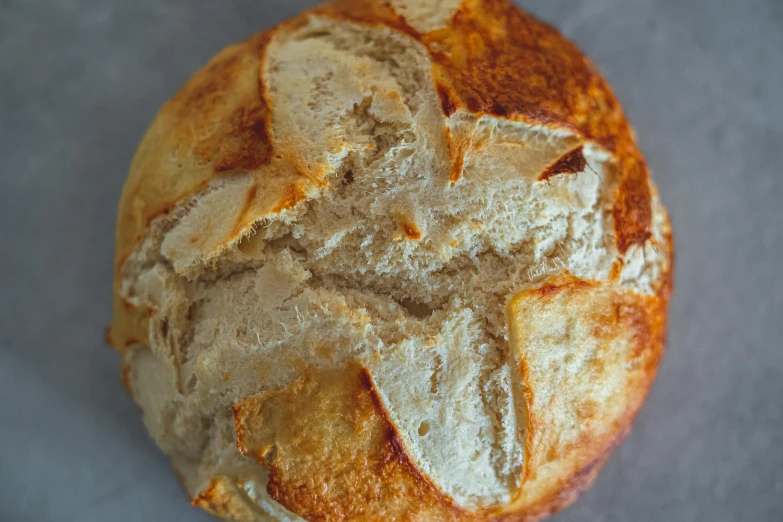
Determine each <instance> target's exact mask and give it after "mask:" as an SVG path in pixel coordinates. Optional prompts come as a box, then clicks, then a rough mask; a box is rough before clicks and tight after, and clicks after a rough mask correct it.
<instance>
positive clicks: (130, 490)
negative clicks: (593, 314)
mask: <svg viewBox="0 0 783 522" xmlns="http://www.w3.org/2000/svg"><path fill="white" fill-rule="evenodd" d="M523 4H525V5H526V7H528V8H529V9H530V10H532V11H533V12H535V13H537V14H538V15H540V16H541V17H542V18H544V19H545V20H548V21H550V22H552V23H553V24H555V25H556V26H558V27H559V28H561V29H562V30H563V31H564V32H565V33H566V34H567V35H568V36H569V37H571V38H572V39H574V40H575V41H576V42H578V43H579V44H580V45H581V46H582V48H583V49H584V50H585V51H587V53H588V54H589V55H590V56H591V57H592V58H593V59H594V61H595V62H597V64H598V65H599V67H600V68H601V69H602V70H603V71H604V73H605V74H606V76H607V77H608V78H609V80H610V81H611V82H612V83H613V85H614V87H615V89H616V91H617V94H618V96H619V97H620V99H621V100H622V101H623V103H624V104H625V107H626V109H627V112H628V113H629V116H630V119H631V121H632V123H633V124H634V126H635V127H636V129H637V131H638V134H639V139H640V141H641V145H642V148H643V149H644V151H645V153H646V155H647V157H648V159H649V162H650V165H651V166H652V169H653V171H654V173H655V177H656V180H657V182H658V183H659V185H660V189H661V193H662V196H663V200H664V202H665V203H666V205H667V206H668V208H669V210H670V211H671V214H672V218H673V222H674V229H675V233H676V239H677V271H676V278H675V280H676V282H675V288H676V293H675V297H674V300H673V302H672V306H671V323H670V324H671V326H670V333H669V347H668V353H667V356H666V359H665V361H664V362H663V365H662V367H661V371H660V375H659V378H658V380H657V382H656V384H655V387H654V390H653V392H652V394H651V395H650V398H649V401H648V403H647V404H646V406H645V408H644V410H643V412H642V414H641V416H640V418H639V420H638V422H637V424H636V427H635V429H634V431H633V433H632V435H631V436H630V438H629V439H628V440H627V441H626V442H625V443H624V444H623V445H622V446H621V448H620V449H619V450H618V451H617V452H616V454H615V455H614V457H613V458H612V459H611V460H610V462H609V463H608V465H607V466H606V467H605V468H604V471H603V472H602V474H601V476H600V478H599V479H598V481H597V482H596V484H595V487H594V488H593V489H592V490H591V491H590V492H589V493H587V494H586V495H584V497H583V498H582V500H581V501H580V502H579V503H578V504H577V505H575V506H574V507H572V508H570V509H568V510H566V511H565V512H563V513H562V514H560V515H558V516H557V517H555V519H554V520H557V521H560V522H565V521H623V522H626V521H647V520H649V521H654V520H660V521H691V520H692V521H715V522H720V521H737V520H747V521H780V520H783V283H782V282H781V276H780V273H781V270H780V268H781V267H782V266H781V265H782V264H783V262H782V261H781V260H783V244H782V243H783V235H782V233H781V230H783V211H782V210H781V207H783V1H782V0H742V1H738V0H576V1H575V0H523ZM308 5H311V2H310V1H308V0H285V1H284V0H232V1H220V2H218V1H214V0H212V1H209V0H197V1H196V0H191V1H174V0H135V1H126V0H79V1H77V0H49V1H44V0H0V520H2V521H4V522H5V521H9V522H17V521H36V522H37V521H49V520H52V521H77V520H78V521H92V520H95V521H117V522H123V521H158V520H160V521H164V520H165V521H180V520H182V521H184V520H190V521H206V520H208V519H209V518H208V517H207V516H206V515H204V514H202V513H200V512H199V511H197V510H195V509H193V508H191V507H190V506H189V505H188V503H187V501H186V500H185V498H184V496H183V494H182V492H181V490H180V486H179V484H178V483H177V480H176V479H175V477H174V474H173V472H172V471H171V470H170V469H169V465H168V462H167V460H166V459H165V458H164V457H163V456H162V455H161V454H160V453H159V452H158V450H157V449H156V447H155V445H154V444H153V443H152V441H151V440H150V439H149V438H148V436H147V435H146V432H145V430H144V427H143V425H142V422H141V420H140V418H139V416H138V415H137V412H136V409H135V407H134V406H133V404H132V403H131V401H130V400H129V399H128V398H127V397H126V395H125V394H124V392H123V390H122V388H121V387H120V384H119V382H118V378H117V377H118V372H119V359H118V357H117V355H116V354H115V353H114V352H113V351H112V350H110V349H109V348H107V347H105V346H104V343H103V331H104V328H105V327H106V325H107V324H108V322H109V317H110V293H111V266H112V246H113V233H114V218H115V205H116V202H117V199H118V197H119V193H120V189H121V186H122V183H123V179H124V177H125V173H126V170H127V167H128V164H129V162H130V160H131V156H132V154H133V152H134V149H135V147H136V145H137V143H138V141H139V139H140V137H141V135H142V132H143V131H144V129H145V127H146V125H147V124H148V123H149V122H150V121H151V119H152V117H153V115H154V114H155V111H156V110H157V109H158V107H159V106H160V105H161V104H162V103H163V102H164V101H165V100H166V99H167V98H168V97H170V96H171V95H172V94H173V93H174V92H175V90H176V88H177V87H178V86H179V85H181V84H182V83H183V82H184V81H185V79H186V78H187V77H188V76H189V75H190V74H191V73H192V72H194V71H195V70H196V69H197V68H199V67H200V66H201V65H202V64H204V63H205V61H206V60H207V59H208V58H209V57H210V56H211V55H212V54H214V53H215V52H217V51H218V50H219V49H220V48H221V47H223V46H224V45H226V44H228V43H231V42H233V41H236V40H239V39H241V38H244V37H246V36H248V35H250V34H252V33H253V32H255V31H257V30H260V29H263V28H266V27H268V26H270V25H272V24H274V23H276V22H278V21H281V20H283V19H285V18H288V17H290V16H292V15H294V14H296V13H297V12H298V11H299V10H300V9H302V8H304V7H306V6H308Z"/></svg>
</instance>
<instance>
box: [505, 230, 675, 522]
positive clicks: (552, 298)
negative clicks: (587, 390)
mask: <svg viewBox="0 0 783 522" xmlns="http://www.w3.org/2000/svg"><path fill="white" fill-rule="evenodd" d="M667 241H668V242H669V246H671V237H670V236H668V237H667ZM669 274H670V272H669V273H667V274H666V275H665V276H664V278H663V281H664V282H663V283H662V284H661V286H660V288H659V289H658V291H657V293H656V294H654V295H639V294H636V293H633V292H630V291H626V290H622V289H620V288H616V289H612V288H611V286H606V285H607V283H599V282H595V281H584V280H580V279H578V278H575V277H573V276H571V275H569V274H565V275H561V276H556V277H554V278H551V279H550V280H548V281H547V282H546V283H544V284H543V285H541V286H539V287H537V288H534V289H532V290H530V291H528V292H526V293H525V294H522V295H520V296H517V297H516V298H515V300H514V302H513V303H512V305H511V319H510V321H511V325H512V339H513V342H514V344H515V345H517V346H518V349H520V347H519V345H525V344H528V343H530V342H531V341H532V340H533V339H535V337H531V335H532V336H535V335H536V334H535V333H531V330H533V331H534V330H536V329H537V328H539V327H538V326H535V325H534V323H530V321H536V320H537V319H536V317H535V316H536V315H539V314H542V313H546V312H547V310H548V309H549V308H550V307H552V308H551V309H552V310H553V311H554V312H555V313H559V312H558V311H559V308H558V307H562V306H565V307H567V308H568V310H567V311H565V314H566V315H568V314H572V316H573V317H574V318H575V320H576V321H577V322H579V323H581V324H586V325H591V326H590V328H591V330H590V332H589V333H588V334H587V335H589V337H590V338H593V339H595V340H596V341H597V343H596V346H597V349H598V351H597V352H596V353H594V354H592V355H591V356H590V358H589V359H587V360H589V361H591V362H590V364H589V365H588V366H587V367H585V368H583V369H582V370H581V371H580V378H584V379H593V380H596V381H603V380H606V381H609V380H610V379H613V378H616V377H617V376H622V377H621V379H622V384H620V383H618V384H616V385H614V386H613V391H612V394H613V395H614V396H613V398H612V399H611V401H612V402H615V404H614V406H612V405H611V404H610V403H607V404H605V405H603V406H600V405H598V404H596V403H595V402H594V401H593V400H592V398H591V397H589V396H587V397H570V395H569V394H573V393H578V392H574V391H573V389H575V388H576V387H577V386H578V383H577V382H576V381H574V382H571V381H569V380H565V381H562V382H559V383H558V384H557V386H558V387H560V388H562V389H563V391H562V392H560V391H556V392H552V390H548V389H546V388H547V386H546V385H545V384H544V383H542V382H537V378H536V375H535V374H534V371H533V370H531V367H530V365H531V364H533V363H532V362H531V361H530V360H528V359H527V358H525V353H524V352H521V353H520V371H521V374H522V378H523V381H524V382H526V383H527V385H526V387H525V391H524V397H525V403H526V412H527V419H526V426H527V433H526V444H525V472H524V476H525V480H524V482H523V485H522V488H521V490H520V495H519V496H518V497H517V498H516V499H515V501H514V502H512V503H511V504H510V505H509V506H507V507H506V509H505V510H504V511H506V512H507V513H514V512H517V513H518V514H519V515H520V516H522V519H523V520H524V519H525V518H524V516H532V517H541V516H545V515H547V514H550V513H552V512H554V511H557V510H559V509H562V508H563V507H565V506H567V505H569V504H570V503H571V502H573V501H574V500H576V498H577V497H578V495H579V493H580V492H581V491H583V490H584V489H586V488H587V487H588V486H589V485H590V483H591V482H592V480H593V478H594V477H595V476H596V475H597V472H598V470H599V469H600V467H601V465H602V464H603V462H604V461H605V460H606V459H607V458H608V456H609V454H610V453H611V452H612V450H613V449H614V448H615V447H616V446H617V444H619V443H620V442H621V441H622V440H623V439H624V438H625V436H626V434H627V433H628V432H629V431H630V426H631V424H632V422H633V419H634V417H635V415H636V413H637V412H638V410H639V408H640V407H641V404H642V401H643V399H644V397H645V395H646V393H647V390H648V388H649V386H650V384H651V383H652V380H653V379H654V377H655V373H656V371H657V368H658V363H659V361H660V357H661V355H662V351H663V346H664V341H665V339H664V335H665V328H666V307H667V302H668V297H669V293H670V289H671V278H670V275H669ZM573 314H576V315H573ZM560 315H562V313H561V314H560ZM544 320H546V319H544ZM541 328H543V329H544V330H543V331H547V330H546V328H548V327H547V326H542V327H541ZM568 328H569V330H570V328H571V327H568ZM547 335H550V334H547ZM566 335H568V336H573V338H572V340H571V341H570V342H571V343H581V342H582V341H580V339H581V338H580V337H579V334H578V333H567V334H566ZM569 338H571V337H569ZM623 339H628V340H629V341H630V342H631V343H632V346H633V348H632V349H631V350H627V349H625V350H620V351H616V352H615V351H613V349H612V346H613V345H615V343H616V342H617V341H618V340H621V342H622V343H625V342H627V341H622V340H623ZM621 346H622V345H621ZM577 356H578V355H577ZM618 357H620V358H619V359H618ZM536 364H542V363H540V362H539V363H536ZM555 367H557V366H555ZM535 371H536V372H539V374H540V372H541V369H540V368H537V369H536V370H535ZM548 378H549V379H557V377H556V376H555V375H549V376H548ZM569 389H570V390H569ZM565 390H569V391H565ZM539 392H543V393H545V394H546V396H545V397H544V398H543V401H544V402H543V403H542V402H541V401H540V400H537V399H538V397H537V394H538V393H539ZM561 393H564V394H566V396H567V398H566V399H565V401H566V403H567V404H568V405H569V406H570V405H573V406H574V408H575V415H576V417H577V419H578V421H577V422H578V423H579V426H580V428H579V431H578V434H577V435H575V438H573V437H572V438H571V439H569V438H568V436H566V435H564V433H563V432H560V431H559V430H558V428H557V422H558V419H555V418H550V416H551V415H553V414H554V412H555V411H558V406H559V405H558V401H559V400H560V399H559V398H558V397H559V396H560V395H561ZM544 403H545V404H546V407H545V409H543V410H542V407H543V406H542V404H544ZM612 411H614V413H611V412H612ZM557 415H559V417H560V418H564V413H563V412H562V411H560V413H558V414H557ZM565 416H567V414H566V415H565ZM523 515H524V516H523Z"/></svg>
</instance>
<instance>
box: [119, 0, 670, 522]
mask: <svg viewBox="0 0 783 522" xmlns="http://www.w3.org/2000/svg"><path fill="white" fill-rule="evenodd" d="M116 248H117V257H116V265H115V286H114V295H115V309H114V321H113V324H112V326H111V329H110V331H109V338H110V341H111V344H113V345H114V346H115V347H116V348H117V349H118V350H119V351H120V352H121V354H122V356H123V360H124V366H123V368H124V369H123V375H122V377H123V382H124V384H125V386H126V387H127V389H128V391H129V393H130V394H131V395H132V397H133V398H134V400H135V401H136V403H137V404H138V405H139V407H140V408H141V410H142V412H143V415H144V421H145V423H146V425H147V427H148V429H149V431H150V433H151V434H152V436H153V437H154V438H155V440H156V442H157V443H158V445H160V447H161V448H162V449H163V451H164V452H165V453H166V454H167V455H169V457H170V458H171V460H172V462H173V465H174V467H175V468H176V470H177V472H178V474H179V475H180V477H181V480H182V482H183V483H184V485H185V487H186V489H187V492H188V494H189V495H190V496H191V498H192V502H193V504H194V505H196V506H199V507H202V508H204V509H206V510H208V511H210V512H211V513H213V514H215V515H217V516H219V517H222V518H224V519H226V520H236V521H242V522H244V521H260V520H284V521H287V520H302V519H305V520H319V521H332V520H364V521H371V520H417V521H429V520H433V521H436V520H437V521H446V520H466V521H468V520H469V521H473V520H475V521H480V520H481V521H483V520H501V519H502V520H506V519H508V520H535V519H538V518H540V517H542V516H545V515H547V514H549V513H552V512H554V511H556V510H558V509H560V508H562V507H564V506H566V505H567V504H569V503H570V502H572V501H573V500H574V499H575V498H576V496H577V495H578V493H579V492H580V491H581V490H583V489H584V488H586V487H587V486H588V485H589V483H590V482H591V481H592V480H593V478H594V477H595V475H596V473H597V472H598V469H599V468H600V466H601V464H602V463H603V462H604V461H605V460H606V458H607V456H608V455H609V453H610V451H611V450H612V449H613V448H614V447H615V446H616V445H617V444H618V442H619V441H620V440H621V439H622V438H623V437H624V436H625V434H626V433H627V432H628V429H629V427H630V424H631V422H632V420H633V417H634V415H635V414H636V412H637V411H638V409H639V407H640V406H641V404H642V401H643V399H644V396H645V394H646V392H647V390H648V387H649V385H650V383H651V381H652V379H653V377H654V374H655V371H656V368H657V366H658V362H659V359H660V357H661V353H662V349H663V342H664V331H665V323H666V308H667V302H668V299H669V295H670V291H671V269H672V265H671V259H672V239H671V231H670V228H669V223H668V219H667V216H666V213H665V211H664V209H663V208H662V207H661V205H660V203H659V200H658V196H657V192H656V190H655V188H654V186H653V184H652V182H651V180H650V177H649V174H648V169H647V166H646V164H645V162H644V159H643V158H642V157H641V155H640V153H639V150H638V149H637V146H636V144H635V138H634V135H633V132H632V130H631V128H630V127H629V125H628V123H627V121H626V119H625V117H624V115H623V113H622V110H621V108H620V106H619V104H618V102H617V100H616V99H615V97H614V95H613V94H612V92H611V90H610V89H609V87H608V85H607V84H606V82H605V81H604V80H603V79H602V78H601V76H600V75H599V74H598V73H597V72H596V70H595V68H594V66H593V65H592V64H591V63H590V61H589V60H588V59H587V58H585V57H584V56H583V55H582V54H581V53H580V52H579V50H578V49H577V48H576V47H575V46H574V45H573V44H571V43H570V42H568V41H567V40H565V39H564V38H563V37H562V36H560V34H559V33H558V32H557V31H555V30H554V29H552V28H551V27H549V26H547V25H545V24H543V23H541V22H539V21H537V20H536V19H534V18H533V17H531V16H530V15H528V14H526V13H524V12H523V11H521V10H519V9H518V8H517V7H515V6H514V5H513V4H511V3H509V2H507V1H505V0H464V1H460V0H388V1H381V0H338V1H336V2H334V3H330V4H325V5H322V6H319V7H317V8H315V9H313V10H311V11H308V12H306V13H304V14H302V15H301V16H299V17H297V18H295V19H293V20H291V21H289V22H286V23H283V24H282V25H280V26H278V27H275V28H273V29H271V30H268V31H266V32H264V33H261V34H259V35H257V36H255V37H253V38H251V39H250V40H248V41H246V42H244V43H241V44H238V45H235V46H232V47H229V48H228V49H226V50H224V51H222V52H221V53H220V54H218V55H217V56H216V57H215V58H214V59H213V60H212V61H211V62H210V63H209V64H208V65H207V66H206V67H205V68H204V69H203V70H201V71H200V72H198V73H196V74H195V76H193V78H191V80H190V81H189V82H188V83H187V84H186V85H185V87H184V88H183V89H182V90H181V91H180V92H179V93H178V94H177V95H176V96H175V97H174V98H173V99H172V100H171V101H169V102H168V103H167V104H166V105H165V106H164V107H163V109H162V110H161V111H160V113H159V114H158V116H157V117H156V119H155V121H154V122H153V124H152V126H151V128H150V129H149V131H148V132H147V134H146V136H145V137H144V139H143V141H142V143H141V146H140V147H139V150H138V153H137V155H136V157H135V159H134V161H133V165H132V167H131V171H130V175H129V177H128V180H127V183H126V185H125V189H124V191H123V194H122V200H121V202H120V208H119V223H118V229H117V244H116Z"/></svg>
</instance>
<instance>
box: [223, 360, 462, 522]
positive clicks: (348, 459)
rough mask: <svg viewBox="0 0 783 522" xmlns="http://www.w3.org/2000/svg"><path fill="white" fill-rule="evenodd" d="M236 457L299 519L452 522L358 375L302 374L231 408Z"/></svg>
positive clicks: (453, 513) (358, 370) (366, 379)
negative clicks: (263, 469) (249, 460)
mask: <svg viewBox="0 0 783 522" xmlns="http://www.w3.org/2000/svg"><path fill="white" fill-rule="evenodd" d="M234 419H235V425H236V432H237V446H238V448H239V451H240V452H241V453H242V454H244V455H247V456H250V457H253V458H255V459H257V460H258V461H259V463H261V464H262V465H267V466H269V485H268V486H267V492H268V493H269V496H270V497H271V498H273V499H274V500H276V501H277V502H279V503H280V504H282V505H283V506H284V507H286V508H287V509H289V510H290V511H292V512H294V513H297V514H298V515H300V516H301V517H303V518H305V519H306V520H321V521H332V520H346V519H349V520H366V521H371V520H372V521H375V520H401V521H402V520H456V519H458V518H461V517H460V516H459V515H460V514H464V515H467V514H466V513H462V512H461V510H460V509H459V508H457V507H456V506H455V505H454V504H453V502H452V501H451V500H450V499H449V498H448V497H446V496H445V495H443V494H442V493H440V492H439V491H438V490H437V488H436V487H435V486H434V485H433V484H432V482H431V481H430V480H429V479H428V478H426V477H425V476H423V475H422V474H421V473H420V472H419V470H418V469H417V467H416V466H415V465H414V464H413V462H411V460H410V458H409V456H408V455H407V453H406V452H405V449H404V447H403V444H402V441H401V439H400V435H399V434H398V433H397V431H396V430H395V428H394V426H393V425H392V424H391V422H390V421H389V420H388V418H387V417H386V415H385V411H384V409H383V405H382V404H381V402H380V399H379V398H378V395H377V392H376V391H375V386H374V384H373V381H372V378H371V376H370V375H369V373H368V372H367V370H366V369H364V368H362V367H360V366H358V365H356V364H351V365H349V366H348V367H346V368H343V369H338V370H329V371H324V370H320V371H319V370H315V369H311V370H308V371H307V372H306V373H305V375H304V377H302V378H301V379H300V380H299V381H297V382H295V383H294V384H292V385H291V386H290V387H288V388H287V389H285V390H283V391H280V392H274V393H268V394H263V395H259V396H255V397H250V398H248V399H245V400H244V401H242V402H241V403H240V404H238V405H236V406H235V407H234Z"/></svg>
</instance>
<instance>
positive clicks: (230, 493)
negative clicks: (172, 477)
mask: <svg viewBox="0 0 783 522" xmlns="http://www.w3.org/2000/svg"><path fill="white" fill-rule="evenodd" d="M191 504H193V505H194V506H196V507H198V508H201V509H203V510H204V511H206V512H208V513H210V514H212V515H214V516H216V517H219V518H221V519H223V520H231V521H235V522H256V521H258V520H259V518H260V517H261V516H262V515H263V513H262V512H261V511H260V510H259V509H258V507H257V506H256V505H255V502H253V500H252V499H251V498H249V497H248V496H247V493H245V491H244V490H243V489H242V488H240V487H239V486H238V485H237V483H236V481H234V480H233V479H231V478H229V477H226V476H224V475H218V476H216V477H213V478H212V480H211V481H210V483H209V485H208V486H207V487H206V488H205V489H204V490H203V491H201V493H199V494H198V495H196V497H195V498H193V499H192V500H191Z"/></svg>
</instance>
